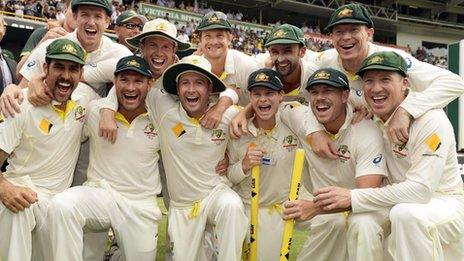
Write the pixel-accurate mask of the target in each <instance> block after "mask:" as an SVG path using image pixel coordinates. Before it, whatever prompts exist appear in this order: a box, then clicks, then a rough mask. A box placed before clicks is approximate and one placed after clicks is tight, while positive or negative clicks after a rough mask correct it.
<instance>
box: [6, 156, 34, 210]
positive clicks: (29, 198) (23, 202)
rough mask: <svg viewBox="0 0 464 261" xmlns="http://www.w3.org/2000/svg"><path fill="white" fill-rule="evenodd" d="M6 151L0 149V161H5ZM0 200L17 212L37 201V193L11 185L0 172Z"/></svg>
mask: <svg viewBox="0 0 464 261" xmlns="http://www.w3.org/2000/svg"><path fill="white" fill-rule="evenodd" d="M8 156H9V155H8V153H6V152H5V151H3V150H0V162H2V164H3V162H5V160H6V159H7V158H8ZM0 200H1V201H2V203H3V205H4V206H5V207H6V208H8V209H9V210H11V212H13V213H18V212H19V211H22V210H24V209H25V208H28V207H30V206H31V204H34V203H35V202H37V201H38V197H37V193H36V192H34V191H33V190H32V189H30V188H27V187H20V186H16V185H13V184H12V183H11V182H9V181H8V180H6V179H5V178H4V177H3V173H1V172H0Z"/></svg>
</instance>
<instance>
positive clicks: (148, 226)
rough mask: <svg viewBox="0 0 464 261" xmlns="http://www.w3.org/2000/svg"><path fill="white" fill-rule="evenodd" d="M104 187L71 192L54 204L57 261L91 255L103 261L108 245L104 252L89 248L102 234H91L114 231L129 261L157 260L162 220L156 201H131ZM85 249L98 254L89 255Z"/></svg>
mask: <svg viewBox="0 0 464 261" xmlns="http://www.w3.org/2000/svg"><path fill="white" fill-rule="evenodd" d="M102 183H103V184H105V185H103V187H104V188H102V187H93V186H87V185H84V186H77V187H72V188H69V189H67V190H65V191H64V192H62V193H60V194H57V195H56V196H55V197H54V198H53V200H52V201H51V202H50V208H49V213H48V224H49V226H50V234H51V241H52V250H53V258H54V260H56V261H58V260H68V261H74V260H83V256H85V257H88V256H89V255H91V256H93V257H101V258H102V257H103V254H104V251H105V249H104V244H103V247H101V248H100V249H95V247H93V248H92V246H88V244H95V242H96V241H98V236H97V235H95V236H94V238H93V240H92V241H90V242H89V241H88V240H86V239H88V238H89V237H88V236H89V235H92V234H98V233H92V234H89V233H88V232H102V233H104V234H105V235H106V234H107V232H108V229H109V228H110V227H112V228H113V232H114V234H115V237H116V239H117V242H118V245H119V247H120V249H121V250H122V253H123V256H124V257H125V258H126V260H127V261H144V260H147V261H148V260H149V261H153V260H155V258H156V246H157V239H158V222H159V220H160V219H161V211H160V210H159V208H158V205H157V202H156V198H150V199H147V200H145V201H143V202H141V201H135V200H130V199H127V198H125V197H123V196H122V195H121V194H119V193H118V192H116V191H114V190H112V189H111V188H109V186H108V184H107V183H106V182H103V181H102ZM84 235H85V236H84ZM100 242H101V241H100ZM84 245H85V246H84ZM99 245H101V244H99ZM84 248H85V249H92V250H93V251H94V252H98V254H96V253H91V254H89V253H86V251H84ZM101 258H100V260H101ZM86 260H88V259H86Z"/></svg>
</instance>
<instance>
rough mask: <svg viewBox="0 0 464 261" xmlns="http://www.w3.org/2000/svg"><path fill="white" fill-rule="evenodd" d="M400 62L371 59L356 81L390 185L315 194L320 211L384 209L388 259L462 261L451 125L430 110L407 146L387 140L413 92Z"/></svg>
mask: <svg viewBox="0 0 464 261" xmlns="http://www.w3.org/2000/svg"><path fill="white" fill-rule="evenodd" d="M408 72H409V71H408V62H407V61H406V60H405V59H404V58H403V57H402V56H401V55H399V54H398V53H396V52H391V51H382V52H376V53H373V54H371V55H370V56H369V57H368V58H367V59H366V60H365V61H364V62H363V64H362V65H361V67H360V69H359V71H358V73H357V75H359V76H360V77H361V78H362V79H363V82H364V86H363V88H364V97H365V99H366V101H367V102H368V104H369V106H370V107H371V108H372V111H373V113H374V115H375V117H376V121H377V122H378V124H379V127H380V129H381V131H382V133H383V141H384V144H385V149H386V151H385V159H386V163H387V167H388V169H389V172H390V176H389V180H390V182H391V185H388V186H385V187H382V188H358V189H348V188H339V187H326V188H319V189H316V191H315V193H314V195H315V196H316V197H315V199H314V202H315V203H316V206H318V207H322V208H323V209H324V210H328V211H331V210H335V209H340V208H342V209H343V208H348V207H349V208H351V210H352V212H353V213H370V212H372V211H378V210H383V209H389V208H391V211H390V222H391V235H390V238H389V240H388V242H389V244H388V253H389V255H391V257H392V258H393V259H394V260H464V249H463V248H462V246H463V244H464V195H463V182H462V179H461V176H460V174H459V168H458V163H457V156H456V143H455V140H454V133H453V127H452V126H451V123H450V122H449V120H448V118H447V116H446V114H445V113H444V111H443V110H442V109H431V110H428V111H427V112H426V113H425V114H423V115H422V116H420V117H418V118H417V119H415V120H414V121H413V122H412V124H411V129H410V132H409V133H410V134H409V140H408V142H407V143H406V144H404V145H397V144H395V143H393V142H392V141H391V140H390V139H389V138H388V133H387V131H388V126H389V124H390V122H391V120H392V117H394V116H393V115H394V112H395V111H396V110H398V107H399V106H400V105H401V104H403V102H404V101H405V100H407V99H410V98H413V97H414V96H415V95H416V94H417V93H416V92H414V91H412V90H411V89H409V88H408V87H409V77H408Z"/></svg>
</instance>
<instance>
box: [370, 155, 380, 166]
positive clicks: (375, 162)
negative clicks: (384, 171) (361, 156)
mask: <svg viewBox="0 0 464 261" xmlns="http://www.w3.org/2000/svg"><path fill="white" fill-rule="evenodd" d="M380 162H382V154H378V155H376V156H375V157H374V159H373V160H372V163H374V164H375V165H378V164H379V163H380Z"/></svg>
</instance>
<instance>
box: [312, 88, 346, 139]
mask: <svg viewBox="0 0 464 261" xmlns="http://www.w3.org/2000/svg"><path fill="white" fill-rule="evenodd" d="M349 94H350V92H349V91H348V90H342V89H340V88H335V87H332V86H330V85H327V84H315V85H314V86H312V87H311V89H310V90H309V101H310V102H309V103H310V105H311V110H312V111H313V113H314V116H316V118H317V121H318V122H320V123H321V124H323V125H324V126H325V127H326V129H327V130H329V131H331V130H330V129H335V130H334V131H335V132H338V129H337V127H338V128H340V127H341V126H342V125H343V123H344V122H345V112H346V104H347V102H348V96H349ZM334 127H335V128H334Z"/></svg>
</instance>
